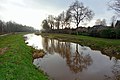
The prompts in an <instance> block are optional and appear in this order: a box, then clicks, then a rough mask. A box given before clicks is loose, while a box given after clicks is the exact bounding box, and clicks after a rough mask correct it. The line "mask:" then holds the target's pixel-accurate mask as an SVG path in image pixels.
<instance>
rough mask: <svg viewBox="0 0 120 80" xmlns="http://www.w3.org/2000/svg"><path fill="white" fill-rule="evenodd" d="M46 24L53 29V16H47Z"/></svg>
mask: <svg viewBox="0 0 120 80" xmlns="http://www.w3.org/2000/svg"><path fill="white" fill-rule="evenodd" d="M48 23H49V24H50V27H51V29H54V16H53V15H49V16H48Z"/></svg>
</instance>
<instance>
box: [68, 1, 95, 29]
mask: <svg viewBox="0 0 120 80" xmlns="http://www.w3.org/2000/svg"><path fill="white" fill-rule="evenodd" d="M68 11H69V13H70V14H71V17H72V20H73V22H74V23H75V24H76V26H77V28H78V26H79V24H80V22H81V21H84V20H87V21H89V20H91V19H92V18H93V16H94V13H93V11H92V10H90V9H89V8H88V7H85V6H84V5H83V3H82V2H79V1H78V0H76V1H75V2H74V3H73V4H72V5H71V6H70V8H69V9H68Z"/></svg>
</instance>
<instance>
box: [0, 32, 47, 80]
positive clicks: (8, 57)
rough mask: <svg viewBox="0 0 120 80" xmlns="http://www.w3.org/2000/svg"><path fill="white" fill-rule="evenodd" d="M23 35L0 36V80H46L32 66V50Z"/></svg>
mask: <svg viewBox="0 0 120 80" xmlns="http://www.w3.org/2000/svg"><path fill="white" fill-rule="evenodd" d="M22 36H23V34H14V35H6V36H0V80H48V77H47V76H46V75H44V74H43V72H42V71H40V70H38V69H37V68H36V67H35V66H34V65H33V64H32V59H33V58H32V49H31V48H30V47H28V46H27V45H26V44H25V43H24V40H23V37H22Z"/></svg>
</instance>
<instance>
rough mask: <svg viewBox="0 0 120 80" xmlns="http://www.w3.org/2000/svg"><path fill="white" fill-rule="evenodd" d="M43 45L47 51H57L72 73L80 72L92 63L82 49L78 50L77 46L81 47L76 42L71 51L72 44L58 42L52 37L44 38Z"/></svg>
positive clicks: (51, 52) (52, 52)
mask: <svg viewBox="0 0 120 80" xmlns="http://www.w3.org/2000/svg"><path fill="white" fill-rule="evenodd" d="M43 45H44V46H43V47H44V49H45V50H46V51H47V52H48V53H50V54H54V53H58V54H59V55H61V57H62V58H65V59H66V63H67V65H68V66H69V68H70V70H71V71H73V72H74V73H78V72H81V71H82V70H83V69H87V66H89V65H91V64H92V59H91V56H90V55H89V54H84V53H83V51H82V50H81V51H78V50H79V48H81V47H79V45H78V44H76V47H75V49H74V50H73V51H71V49H72V46H73V45H72V44H71V43H69V42H60V41H57V40H54V39H48V38H44V39H43ZM84 49H85V48H84Z"/></svg>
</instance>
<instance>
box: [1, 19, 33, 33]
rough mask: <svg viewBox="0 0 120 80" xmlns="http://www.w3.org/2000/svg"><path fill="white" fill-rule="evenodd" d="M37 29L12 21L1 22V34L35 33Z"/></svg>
mask: <svg viewBox="0 0 120 80" xmlns="http://www.w3.org/2000/svg"><path fill="white" fill-rule="evenodd" d="M34 31H35V29H34V28H33V27H30V26H26V25H22V24H18V23H15V22H12V21H9V22H4V21H2V20H0V34H3V33H11V32H34Z"/></svg>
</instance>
